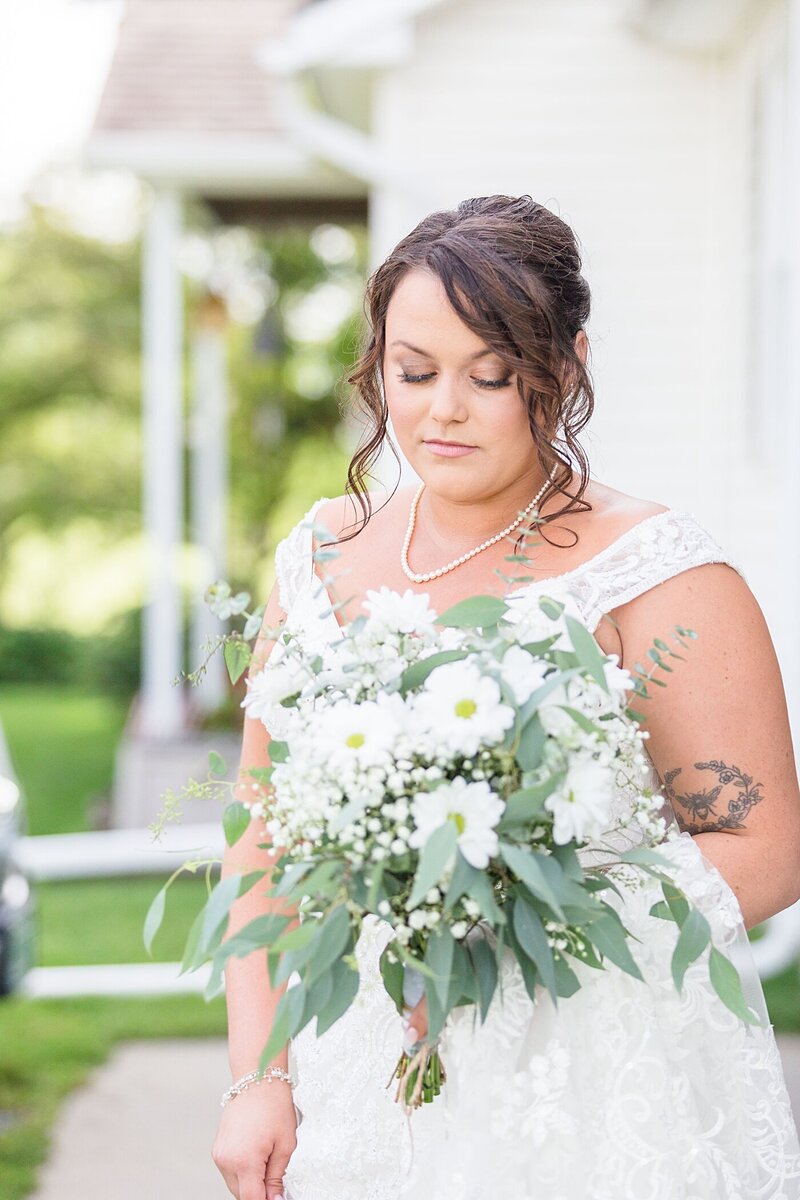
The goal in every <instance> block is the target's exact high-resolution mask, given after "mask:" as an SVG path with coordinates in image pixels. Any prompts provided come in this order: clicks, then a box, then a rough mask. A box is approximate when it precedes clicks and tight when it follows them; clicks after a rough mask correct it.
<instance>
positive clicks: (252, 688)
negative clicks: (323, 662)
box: [239, 660, 308, 721]
mask: <svg viewBox="0 0 800 1200" xmlns="http://www.w3.org/2000/svg"><path fill="white" fill-rule="evenodd" d="M307 682H308V674H307V672H306V671H304V670H303V668H302V667H301V666H300V665H299V664H298V663H296V662H292V661H291V660H286V661H283V662H273V663H267V665H266V666H265V667H263V668H262V669H261V670H260V671H259V672H258V673H257V674H256V675H252V676H248V678H247V680H246V689H247V694H246V696H245V698H244V700H242V703H241V705H240V706H239V707H240V708H244V709H247V712H246V714H245V715H246V716H247V717H252V718H256V719H258V720H261V721H264V720H269V718H270V715H271V714H272V713H273V711H274V709H275V708H276V707H277V706H278V705H280V703H281V701H282V700H286V699H288V697H289V696H294V695H296V693H298V692H300V691H301V690H302V688H303V686H304V684H305V683H307Z"/></svg>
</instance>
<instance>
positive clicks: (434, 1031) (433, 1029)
mask: <svg viewBox="0 0 800 1200" xmlns="http://www.w3.org/2000/svg"><path fill="white" fill-rule="evenodd" d="M425 999H426V1000H427V1002H428V1032H427V1034H426V1040H427V1041H428V1042H429V1043H430V1044H431V1045H432V1044H433V1043H434V1042H435V1041H436V1039H437V1038H438V1036H439V1034H440V1033H441V1032H442V1030H443V1029H444V1023H445V1021H446V1020H447V1015H448V1010H447V1009H446V1008H445V1006H444V1005H443V1004H442V1003H441V1002H440V1000H439V993H438V992H437V990H436V983H435V980H434V979H433V978H432V977H431V976H429V975H426V976H425Z"/></svg>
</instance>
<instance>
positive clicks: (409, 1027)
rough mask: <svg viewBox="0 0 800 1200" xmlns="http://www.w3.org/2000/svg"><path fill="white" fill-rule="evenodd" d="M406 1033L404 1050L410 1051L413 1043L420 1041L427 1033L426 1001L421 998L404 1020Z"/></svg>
mask: <svg viewBox="0 0 800 1200" xmlns="http://www.w3.org/2000/svg"><path fill="white" fill-rule="evenodd" d="M404 1022H405V1027H406V1032H405V1036H404V1039H403V1041H404V1043H405V1049H406V1050H410V1049H411V1047H412V1046H413V1045H414V1044H415V1042H419V1041H421V1040H422V1039H423V1038H424V1037H425V1035H426V1033H427V1032H428V1001H427V999H426V998H425V996H423V997H422V998H421V999H420V1000H418V1001H417V1003H416V1004H415V1005H414V1007H413V1008H412V1009H411V1010H410V1012H409V1013H408V1015H407V1016H406V1017H405V1018H404Z"/></svg>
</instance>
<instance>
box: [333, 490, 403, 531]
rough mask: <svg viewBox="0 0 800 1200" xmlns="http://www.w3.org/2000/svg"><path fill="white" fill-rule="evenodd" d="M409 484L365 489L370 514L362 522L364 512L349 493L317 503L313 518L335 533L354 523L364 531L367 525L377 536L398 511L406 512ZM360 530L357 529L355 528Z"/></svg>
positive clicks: (345, 529) (397, 514)
mask: <svg viewBox="0 0 800 1200" xmlns="http://www.w3.org/2000/svg"><path fill="white" fill-rule="evenodd" d="M413 491H414V489H413V487H402V488H398V489H397V490H396V491H394V492H390V493H387V492H384V491H378V490H376V491H369V492H367V497H368V498H369V505H370V518H369V521H368V522H367V523H366V525H364V513H363V510H362V508H361V505H360V504H359V502H358V500H357V498H356V497H355V496H354V495H353V494H352V493H347V492H345V493H343V494H342V495H341V496H333V497H331V498H330V499H326V500H325V502H324V503H323V504H320V506H319V507H318V509H317V511H316V517H315V519H316V520H317V521H318V522H319V523H320V524H322V525H325V526H327V528H328V529H329V530H330V531H331V533H333V534H334V535H335V536H336V537H341V536H342V535H343V534H349V533H351V532H352V531H353V530H354V529H357V528H358V526H363V529H364V532H365V533H366V530H367V529H370V528H371V534H377V535H378V536H380V535H381V534H382V533H385V532H386V531H387V530H388V529H389V527H390V524H394V523H395V522H396V521H397V520H398V518H399V516H400V513H401V511H402V512H404V513H405V517H403V519H404V520H405V519H406V517H407V516H408V506H409V504H410V503H411V496H412V495H413ZM359 532H360V531H359Z"/></svg>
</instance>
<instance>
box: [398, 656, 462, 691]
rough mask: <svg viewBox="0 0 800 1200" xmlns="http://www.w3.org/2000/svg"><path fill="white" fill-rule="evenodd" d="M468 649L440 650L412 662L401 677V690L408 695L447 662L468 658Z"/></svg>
mask: <svg viewBox="0 0 800 1200" xmlns="http://www.w3.org/2000/svg"><path fill="white" fill-rule="evenodd" d="M467 654H468V651H467V650H440V651H439V652H438V653H437V654H431V655H429V656H428V657H427V658H422V659H419V660H418V661H417V662H415V663H412V664H411V666H410V667H408V668H407V669H406V670H405V671H404V672H403V674H402V675H401V677H400V692H401V693H402V695H404V696H405V695H406V694H407V693H408V692H411V691H413V690H414V688H418V687H421V686H422V684H423V683H424V682H425V680H426V679H427V678H428V676H429V675H430V673H431V672H432V671H435V670H436V668H437V667H441V666H443V665H444V664H445V663H450V662H458V661H459V659H462V658H466V657H467Z"/></svg>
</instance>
